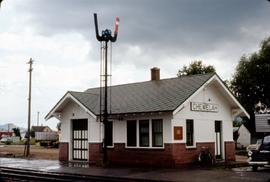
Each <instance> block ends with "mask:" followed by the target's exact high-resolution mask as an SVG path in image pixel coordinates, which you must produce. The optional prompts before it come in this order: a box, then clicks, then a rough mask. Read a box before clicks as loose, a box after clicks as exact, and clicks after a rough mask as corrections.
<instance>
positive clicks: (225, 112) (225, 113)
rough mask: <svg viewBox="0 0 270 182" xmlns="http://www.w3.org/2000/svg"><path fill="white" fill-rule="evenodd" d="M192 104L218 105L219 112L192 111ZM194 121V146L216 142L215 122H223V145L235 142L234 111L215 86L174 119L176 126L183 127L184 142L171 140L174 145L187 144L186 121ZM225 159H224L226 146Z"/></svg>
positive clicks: (183, 109)
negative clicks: (225, 142) (198, 143)
mask: <svg viewBox="0 0 270 182" xmlns="http://www.w3.org/2000/svg"><path fill="white" fill-rule="evenodd" d="M190 102H202V103H212V104H217V105H218V112H201V111H191V109H190ZM187 119H192V120H194V146H196V142H215V141H216V135H215V121H216V120H219V121H222V136H221V137H222V143H223V144H224V141H233V126H232V109H231V107H230V104H229V103H228V101H227V100H226V99H225V98H224V96H223V95H222V94H221V93H220V91H219V90H218V89H217V88H216V86H215V85H214V84H209V85H208V86H206V87H205V88H204V89H202V90H201V91H200V92H199V93H198V94H197V95H195V96H194V97H193V98H192V99H191V100H190V101H189V102H187V103H186V105H184V107H183V108H182V109H181V110H180V111H179V112H177V113H176V114H175V115H174V116H173V119H172V131H173V127H174V126H182V127H183V140H174V139H173V135H172V136H171V140H172V142H173V143H186V120H187ZM222 148H223V152H222V153H223V157H224V145H223V146H222Z"/></svg>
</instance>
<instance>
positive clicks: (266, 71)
mask: <svg viewBox="0 0 270 182" xmlns="http://www.w3.org/2000/svg"><path fill="white" fill-rule="evenodd" d="M230 88H231V90H232V91H233V93H234V95H235V96H236V97H237V98H238V100H239V101H240V103H241V104H242V105H243V106H244V107H245V109H246V110H247V112H248V113H249V114H250V120H248V122H246V123H245V125H246V126H247V127H248V129H249V130H250V131H251V132H253V133H254V132H255V119H254V118H255V117H254V111H255V104H256V103H258V102H259V101H260V102H262V103H264V104H266V105H267V106H268V107H270V37H269V38H267V39H265V40H263V41H262V43H261V46H260V50H259V51H258V52H255V53H253V54H251V55H250V56H245V55H243V56H242V57H241V58H240V61H239V63H238V65H237V67H236V72H235V74H234V75H233V79H232V81H231V83H230Z"/></svg>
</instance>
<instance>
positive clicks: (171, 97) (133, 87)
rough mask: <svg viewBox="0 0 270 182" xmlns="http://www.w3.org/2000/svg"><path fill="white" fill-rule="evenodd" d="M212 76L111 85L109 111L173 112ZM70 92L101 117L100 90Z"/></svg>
mask: <svg viewBox="0 0 270 182" xmlns="http://www.w3.org/2000/svg"><path fill="white" fill-rule="evenodd" d="M213 75H214V74H204V75H192V76H183V77H180V78H170V79H162V80H158V81H147V82H140V83H131V84H124V85H117V86H112V87H110V89H111V102H112V103H111V109H109V108H108V111H109V112H110V110H111V114H123V113H140V112H159V111H174V110H175V109H176V108H177V107H178V106H180V105H181V104H182V103H183V102H184V101H185V100H186V99H188V98H189V97H190V96H191V95H192V94H193V93H194V92H195V91H196V90H198V89H199V88H200V87H201V86H202V85H203V84H204V83H205V82H206V81H207V80H209V79H210V78H211V77H212V76H213ZM69 93H70V94H71V95H73V96H74V97H75V98H76V99H78V100H79V101H80V102H81V103H82V104H83V105H84V106H85V107H87V108H88V109H89V110H90V111H91V112H93V113H94V114H95V115H99V88H92V89H88V90H86V91H85V92H72V91H70V92H69ZM108 105H110V103H109V104H108Z"/></svg>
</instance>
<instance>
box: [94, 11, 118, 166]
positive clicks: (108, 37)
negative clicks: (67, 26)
mask: <svg viewBox="0 0 270 182" xmlns="http://www.w3.org/2000/svg"><path fill="white" fill-rule="evenodd" d="M94 22H95V31H96V38H97V40H98V41H99V42H100V43H101V64H100V121H101V122H103V126H104V130H103V131H104V138H103V164H105V165H106V164H107V162H108V155H107V146H108V133H107V129H106V128H107V125H108V77H109V76H110V77H111V73H108V67H110V69H109V70H110V71H111V62H110V64H108V42H111V43H112V42H115V41H116V39H117V34H118V27H119V18H118V17H116V21H115V30H114V35H113V36H112V31H111V30H109V29H105V30H102V32H101V36H100V35H99V31H98V20H97V14H96V13H94ZM111 47H112V45H111ZM111 53H112V51H110V54H111ZM110 61H111V60H110ZM110 99H111V97H110ZM110 104H111V102H110Z"/></svg>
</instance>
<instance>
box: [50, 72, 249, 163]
mask: <svg viewBox="0 0 270 182" xmlns="http://www.w3.org/2000/svg"><path fill="white" fill-rule="evenodd" d="M159 77H160V76H159V69H158V68H152V69H151V80H150V81H146V82H139V83H131V84H124V85H117V86H111V87H110V90H111V102H110V103H109V105H110V108H108V110H109V113H110V117H109V118H110V120H109V121H110V122H109V124H108V126H107V127H106V131H107V133H108V143H110V146H109V147H108V158H109V161H110V162H111V163H113V164H124V165H130V166H135V165H136V166H140V165H141V166H142V165H147V166H163V167H173V166H178V165H183V164H188V163H192V162H195V161H197V159H198V154H199V152H200V151H201V148H202V147H208V148H209V151H210V152H211V154H212V156H213V157H214V158H215V159H216V160H217V159H221V160H226V161H233V160H235V154H234V153H235V144H234V141H233V124H232V123H233V122H232V121H233V119H234V117H236V116H247V117H249V115H248V114H247V112H246V111H245V109H244V108H243V107H242V106H241V105H240V103H239V102H238V101H237V100H236V99H235V97H234V96H233V95H232V94H231V92H230V91H229V90H228V89H227V87H226V86H225V85H224V84H223V82H222V80H221V79H220V78H219V77H218V75H217V74H204V75H193V76H182V77H177V78H170V79H159ZM99 94H100V90H99V88H91V89H88V90H86V91H84V92H72V91H68V92H67V93H66V94H65V95H64V96H63V97H62V99H60V101H59V102H58V103H57V104H56V105H55V106H54V107H53V108H52V110H51V111H50V112H49V113H48V114H47V116H46V119H47V120H48V119H50V118H52V117H56V118H57V119H59V120H60V121H61V131H62V136H61V139H60V148H59V160H61V161H75V160H76V161H77V160H78V161H80V160H82V161H89V163H99V162H100V161H101V160H102V157H103V153H102V141H103V125H102V123H101V122H100V121H99V113H100V110H99V109H100V104H99V100H100V98H99Z"/></svg>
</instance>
